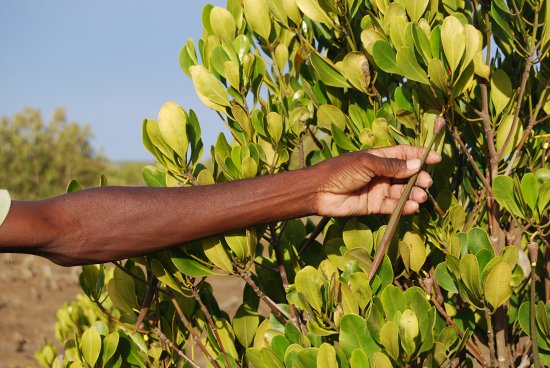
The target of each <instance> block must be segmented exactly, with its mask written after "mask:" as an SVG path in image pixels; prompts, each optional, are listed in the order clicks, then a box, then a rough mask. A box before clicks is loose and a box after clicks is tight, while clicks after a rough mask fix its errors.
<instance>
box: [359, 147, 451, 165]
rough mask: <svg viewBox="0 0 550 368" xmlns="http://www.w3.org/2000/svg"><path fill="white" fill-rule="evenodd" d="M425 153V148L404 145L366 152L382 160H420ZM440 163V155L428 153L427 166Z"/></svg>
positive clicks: (372, 149)
mask: <svg viewBox="0 0 550 368" xmlns="http://www.w3.org/2000/svg"><path fill="white" fill-rule="evenodd" d="M425 151H426V148H424V147H418V146H409V145H405V144H401V145H398V146H392V147H380V148H371V149H369V150H368V153H370V154H373V155H375V156H380V157H384V158H397V159H400V160H409V159H414V158H418V159H420V158H422V155H423V154H424V152H425ZM440 161H441V155H440V154H439V153H437V152H435V151H433V150H431V151H430V153H429V154H428V158H427V159H426V163H428V164H436V163H438V162H440Z"/></svg>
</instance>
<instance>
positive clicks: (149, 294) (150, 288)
mask: <svg viewBox="0 0 550 368" xmlns="http://www.w3.org/2000/svg"><path fill="white" fill-rule="evenodd" d="M157 285H158V280H157V278H156V277H155V276H152V277H151V283H150V284H149V285H147V291H146V292H145V298H144V299H143V306H142V307H141V310H140V311H139V316H138V319H137V321H136V323H135V325H134V331H135V330H137V329H138V328H140V326H141V324H142V322H143V320H144V319H145V316H147V312H149V307H150V306H151V302H152V301H153V297H154V296H155V293H156V292H157Z"/></svg>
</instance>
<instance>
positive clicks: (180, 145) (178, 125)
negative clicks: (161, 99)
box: [158, 101, 189, 160]
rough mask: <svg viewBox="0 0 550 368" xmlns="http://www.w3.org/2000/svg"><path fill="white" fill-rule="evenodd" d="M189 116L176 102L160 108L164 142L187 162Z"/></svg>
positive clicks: (167, 103)
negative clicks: (187, 125)
mask: <svg viewBox="0 0 550 368" xmlns="http://www.w3.org/2000/svg"><path fill="white" fill-rule="evenodd" d="M186 124H187V114H186V113H185V111H184V110H183V109H182V108H181V107H180V106H179V105H178V104H177V103H175V102H173V101H169V102H166V103H165V104H164V105H162V107H161V108H160V112H159V116H158V126H159V130H160V132H161V134H162V138H163V139H164V141H165V142H166V143H167V144H168V146H170V148H172V149H173V150H174V152H176V153H177V154H178V156H179V157H180V158H181V159H182V160H185V156H186V154H187V147H188V145H189V141H188V139H187V132H186Z"/></svg>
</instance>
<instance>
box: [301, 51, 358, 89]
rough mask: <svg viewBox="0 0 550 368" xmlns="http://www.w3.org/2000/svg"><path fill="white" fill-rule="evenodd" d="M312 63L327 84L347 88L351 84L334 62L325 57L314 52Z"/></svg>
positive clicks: (320, 77)
mask: <svg viewBox="0 0 550 368" xmlns="http://www.w3.org/2000/svg"><path fill="white" fill-rule="evenodd" d="M310 59H311V65H313V68H314V69H315V71H316V72H317V74H318V75H319V79H321V80H322V81H323V83H325V84H326V85H327V86H332V87H339V88H347V87H349V84H348V82H347V80H346V78H345V77H344V76H343V75H342V74H341V73H340V72H339V71H338V69H337V68H336V67H335V66H334V64H333V63H332V62H331V61H330V60H328V59H327V58H325V57H322V56H320V55H317V54H316V53H312V54H311V56H310Z"/></svg>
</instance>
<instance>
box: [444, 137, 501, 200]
mask: <svg viewBox="0 0 550 368" xmlns="http://www.w3.org/2000/svg"><path fill="white" fill-rule="evenodd" d="M452 134H453V138H454V139H455V140H456V141H457V142H458V144H459V146H460V148H462V151H463V152H464V154H465V155H466V157H467V158H468V162H469V163H470V165H471V166H472V169H474V171H475V173H476V174H477V176H478V178H479V179H480V180H481V182H482V183H483V185H484V187H485V190H487V192H488V193H489V195H490V196H491V197H492V196H493V190H492V188H491V184H489V182H488V181H487V178H486V177H485V176H484V175H483V173H482V172H481V170H479V167H477V164H476V161H475V160H474V158H473V157H472V154H471V153H470V151H468V148H466V145H465V144H464V142H463V141H462V138H460V134H459V133H458V130H457V129H456V127H454V128H453V130H452Z"/></svg>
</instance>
